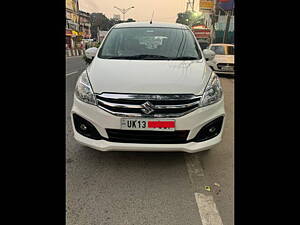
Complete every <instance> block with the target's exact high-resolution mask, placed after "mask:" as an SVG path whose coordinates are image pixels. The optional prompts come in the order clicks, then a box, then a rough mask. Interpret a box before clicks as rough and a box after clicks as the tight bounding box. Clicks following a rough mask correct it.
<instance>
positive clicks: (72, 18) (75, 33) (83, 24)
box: [66, 0, 91, 48]
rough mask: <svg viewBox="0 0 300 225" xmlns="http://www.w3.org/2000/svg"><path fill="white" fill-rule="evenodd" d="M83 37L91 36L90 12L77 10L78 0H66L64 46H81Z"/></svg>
mask: <svg viewBox="0 0 300 225" xmlns="http://www.w3.org/2000/svg"><path fill="white" fill-rule="evenodd" d="M83 38H86V39H89V38H91V21H90V14H89V13H87V12H84V11H80V10H79V4H78V0H66V47H67V48H79V47H81V41H82V39H83Z"/></svg>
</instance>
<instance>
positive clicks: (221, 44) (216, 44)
mask: <svg viewBox="0 0 300 225" xmlns="http://www.w3.org/2000/svg"><path fill="white" fill-rule="evenodd" d="M211 46H234V45H233V44H224V43H215V44H211Z"/></svg>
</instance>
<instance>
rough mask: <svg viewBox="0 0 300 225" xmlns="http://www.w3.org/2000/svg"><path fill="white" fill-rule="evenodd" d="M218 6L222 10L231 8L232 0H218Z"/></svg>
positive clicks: (232, 6) (232, 5)
mask: <svg viewBox="0 0 300 225" xmlns="http://www.w3.org/2000/svg"><path fill="white" fill-rule="evenodd" d="M217 4H218V7H219V8H222V9H223V10H233V8H234V0H218V3H217Z"/></svg>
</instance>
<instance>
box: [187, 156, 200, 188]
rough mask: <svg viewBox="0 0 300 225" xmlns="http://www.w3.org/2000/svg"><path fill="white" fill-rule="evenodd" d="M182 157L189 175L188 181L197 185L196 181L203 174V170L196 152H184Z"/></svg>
mask: <svg viewBox="0 0 300 225" xmlns="http://www.w3.org/2000/svg"><path fill="white" fill-rule="evenodd" d="M184 159H185V164H186V167H187V171H188V174H189V177H190V181H191V183H192V184H193V185H194V186H197V185H196V183H197V181H198V180H199V178H200V177H203V176H204V172H203V169H202V165H201V162H200V160H199V158H198V154H197V153H195V154H190V153H185V154H184Z"/></svg>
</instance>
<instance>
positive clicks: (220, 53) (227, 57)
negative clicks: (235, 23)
mask: <svg viewBox="0 0 300 225" xmlns="http://www.w3.org/2000/svg"><path fill="white" fill-rule="evenodd" d="M208 49H210V50H212V51H214V52H215V53H216V55H215V57H214V59H213V60H210V61H208V62H207V63H208V65H209V66H210V67H211V68H212V69H213V70H214V71H215V72H216V73H219V74H232V75H233V74H234V45H232V44H219V43H218V44H211V45H209V47H208Z"/></svg>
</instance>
